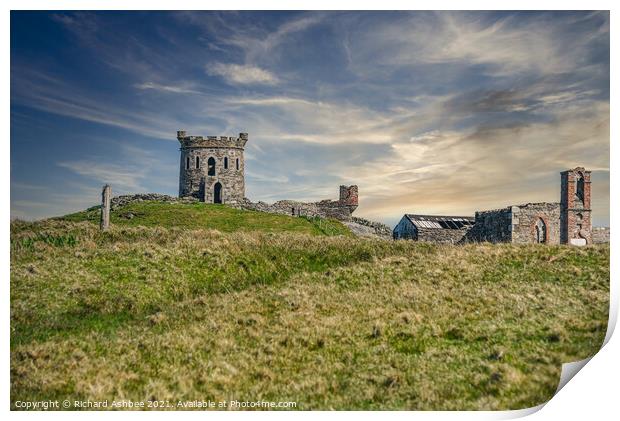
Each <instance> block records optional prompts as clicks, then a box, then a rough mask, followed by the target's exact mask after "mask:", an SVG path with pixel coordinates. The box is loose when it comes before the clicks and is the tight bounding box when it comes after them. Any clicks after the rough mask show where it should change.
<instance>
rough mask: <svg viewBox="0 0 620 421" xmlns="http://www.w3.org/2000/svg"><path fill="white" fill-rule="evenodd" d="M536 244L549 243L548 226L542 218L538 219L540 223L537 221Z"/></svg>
mask: <svg viewBox="0 0 620 421" xmlns="http://www.w3.org/2000/svg"><path fill="white" fill-rule="evenodd" d="M536 242H537V243H546V242H547V225H546V224H545V221H543V220H542V218H538V221H536Z"/></svg>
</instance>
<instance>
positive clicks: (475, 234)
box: [463, 207, 512, 243]
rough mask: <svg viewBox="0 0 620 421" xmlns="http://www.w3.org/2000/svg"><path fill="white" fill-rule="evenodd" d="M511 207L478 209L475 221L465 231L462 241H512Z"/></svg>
mask: <svg viewBox="0 0 620 421" xmlns="http://www.w3.org/2000/svg"><path fill="white" fill-rule="evenodd" d="M511 226H512V211H511V208H509V207H508V208H504V209H494V210H487V211H478V212H476V215H475V223H474V226H473V228H472V229H470V230H469V232H467V234H466V235H465V237H464V238H463V242H484V241H487V242H490V243H509V242H511V241H512V233H511Z"/></svg>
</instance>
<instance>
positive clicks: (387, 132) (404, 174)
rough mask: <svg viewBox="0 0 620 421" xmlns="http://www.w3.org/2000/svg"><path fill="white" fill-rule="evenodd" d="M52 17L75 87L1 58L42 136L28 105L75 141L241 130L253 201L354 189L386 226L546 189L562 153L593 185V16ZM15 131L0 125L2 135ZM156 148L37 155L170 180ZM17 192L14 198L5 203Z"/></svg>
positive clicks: (600, 78) (139, 184)
mask: <svg viewBox="0 0 620 421" xmlns="http://www.w3.org/2000/svg"><path fill="white" fill-rule="evenodd" d="M112 17H113V18H114V19H112ZM52 19H53V20H54V21H55V22H57V23H58V25H59V26H60V27H61V28H64V29H65V30H66V31H67V33H69V34H70V35H71V36H70V37H68V38H69V39H70V42H69V46H68V47H69V49H67V51H70V52H72V53H73V51H74V49H75V50H77V51H80V53H81V60H82V61H83V62H84V64H85V65H88V69H91V70H89V71H91V72H93V75H92V76H91V77H89V78H85V79H84V80H76V79H80V78H79V77H76V75H75V73H71V71H69V70H66V69H67V68H70V66H69V65H68V64H67V63H65V62H64V61H63V60H62V58H60V57H56V56H55V55H54V54H48V55H46V53H45V52H44V51H43V52H41V51H39V56H40V57H41V58H40V59H37V60H35V61H36V62H35V61H33V60H34V59H32V57H26V56H24V57H21V56H20V54H19V53H16V55H15V57H14V58H15V59H14V60H12V80H11V88H12V89H11V94H12V99H11V100H12V105H18V106H20V107H22V108H20V109H18V110H14V111H12V117H14V118H13V120H12V122H13V121H15V122H17V123H19V124H20V125H23V126H28V125H30V124H31V122H33V121H36V122H37V125H38V126H39V127H40V128H41V130H43V127H44V126H45V125H46V127H47V129H46V130H52V129H53V126H54V124H52V123H54V122H55V120H54V119H53V118H47V117H46V118H45V119H44V120H45V121H44V122H43V121H40V120H43V119H42V118H41V117H40V116H39V115H37V114H36V113H34V112H31V110H40V111H44V112H45V113H47V114H49V116H62V117H70V118H71V121H72V122H87V123H97V125H99V126H95V128H94V129H90V128H89V129H88V130H86V129H84V131H85V136H84V138H85V139H88V138H91V137H92V136H96V135H97V133H98V132H99V131H100V130H101V129H102V128H114V129H122V130H126V131H127V132H128V133H130V134H131V135H128V136H127V137H126V138H124V140H123V141H124V142H125V143H127V144H128V145H129V146H128V147H129V148H131V147H132V146H130V145H131V143H132V141H133V140H132V139H133V137H137V138H142V137H145V138H148V139H149V141H150V140H152V138H158V139H167V140H170V141H174V132H175V130H177V129H181V128H182V129H185V130H187V131H188V132H190V133H192V134H197V135H222V134H223V135H226V134H229V135H230V134H234V133H238V132H240V131H244V132H249V133H250V142H249V143H248V148H247V150H246V154H247V155H246V158H247V159H246V164H247V165H246V169H247V196H248V197H250V198H251V199H254V200H261V199H262V200H277V199H284V198H296V199H303V200H316V199H321V198H326V197H334V196H335V195H336V194H337V192H336V188H335V186H337V185H338V184H340V183H343V184H345V183H346V184H349V183H356V184H359V186H360V194H361V199H360V200H361V202H360V207H359V208H358V210H357V211H356V212H357V213H358V214H359V215H361V216H368V217H371V218H374V219H379V220H383V221H385V222H389V223H393V222H395V221H396V220H397V219H398V217H399V216H400V215H402V213H403V212H406V211H408V212H425V213H464V214H471V213H473V211H474V210H476V209H484V208H489V207H497V206H504V205H506V204H510V203H518V202H522V201H526V202H527V201H545V200H557V195H558V180H557V178H558V175H557V172H558V171H560V170H562V169H565V168H567V167H571V166H575V165H578V164H579V165H584V166H586V167H588V168H591V169H594V170H595V171H600V174H601V179H600V181H597V182H599V183H601V184H599V185H600V186H605V185H608V181H606V180H608V168H609V13H607V12H594V13H590V12H554V13H547V12H528V13H519V12H396V13H395V12H376V13H375V12H373V13H371V12H334V13H328V12H274V13H256V12H179V13H173V14H145V15H140V17H139V19H146V20H147V21H148V25H135V19H137V17H136V16H132V15H131V14H129V15H127V14H123V15H113V16H108V15H107V14H105V13H81V12H78V13H69V12H67V13H55V14H53V17H52ZM110 25H114V30H113V31H112V30H109V28H110ZM13 27H14V26H12V28H13ZM15 27H16V28H17V27H23V25H18V26H15ZM370 28H371V29H370ZM62 42H65V39H64V38H63V40H62ZM62 42H60V43H56V44H57V45H60V46H62ZM29 48H30V49H31V50H33V51H34V50H35V49H36V48H37V45H30V46H29ZM26 50H27V49H24V51H26ZM37 51H38V50H37ZM63 51H64V50H63ZM63 57H64V56H63ZM188 57H192V58H193V59H192V60H188V59H187V58H188ZM196 58H198V59H196ZM50 63H52V64H50ZM34 69H39V70H34ZM63 69H65V71H64V72H63ZM78 76H79V75H78ZM95 79H96V80H98V81H101V83H100V84H99V83H97V84H94V83H92V80H95ZM44 123H45V124H44ZM74 126H75V127H80V126H82V124H75V125H74ZM71 130H73V123H72V127H71ZM89 130H90V131H89ZM116 131H118V130H116ZM22 136H23V133H13V132H12V140H11V141H12V145H13V143H14V142H17V141H18V140H19V139H20V138H21V137H22ZM41 138H45V136H41ZM16 145H19V143H16ZM166 145H170V147H168V146H166V148H162V149H161V150H160V151H159V152H158V153H161V154H164V153H165V154H168V155H167V156H166V157H167V158H170V156H173V157H172V158H171V159H169V160H168V161H166V164H163V163H162V162H163V161H165V160H163V158H162V156H159V157H155V156H153V157H151V158H152V159H153V160H152V161H150V160H149V159H150V158H148V157H147V156H146V155H145V153H144V152H145V149H143V148H142V146H143V145H141V147H140V148H137V149H136V150H129V149H127V150H124V151H123V153H122V154H116V155H114V156H113V157H112V156H107V155H106V154H105V152H101V154H100V155H98V159H94V158H93V157H92V156H90V154H86V153H84V152H83V151H82V152H81V155H80V154H77V155H71V154H69V155H70V157H67V156H62V155H63V154H61V153H60V152H59V153H58V156H55V159H53V161H51V162H60V163H61V166H60V167H58V168H60V169H64V170H69V171H70V173H71V174H72V175H73V176H75V177H76V178H79V179H83V180H89V182H91V183H100V181H101V180H103V179H104V178H105V177H109V176H110V174H114V175H115V179H114V180H112V181H111V182H112V183H114V184H115V185H117V186H119V188H122V189H126V190H131V191H138V190H139V189H144V188H147V187H150V186H156V187H155V188H157V187H159V188H162V189H163V188H166V189H167V191H174V184H175V183H176V182H177V177H178V168H176V167H173V165H172V164H171V163H170V162H172V161H173V160H174V161H175V165H176V159H177V156H176V154H177V150H176V145H174V147H173V146H172V145H171V144H166ZM18 149H19V146H18ZM74 150H75V149H73V148H72V149H71V151H74ZM146 150H149V148H146ZM119 156H140V157H142V159H141V160H131V159H119V158H118V157H119ZM160 158H162V159H160ZM154 168H157V169H158V170H154ZM160 168H161V169H160ZM159 169H160V170H159ZM18 181H20V180H18ZM28 182H29V183H31V180H30V179H28ZM606 183H607V184H606ZM97 185H98V184H97ZM171 186H172V187H171ZM16 190H18V191H20V192H22V191H27V190H28V189H16ZM28 191H29V190H28ZM597 192H598V193H596V194H597V195H598V196H597V197H596V198H595V200H596V203H597V209H596V210H595V213H596V214H597V215H598V216H595V218H600V220H606V218H608V202H609V199H608V196H609V194H608V192H607V193H606V192H605V189H604V188H601V189H600V190H597ZM35 193H36V192H34V191H33V192H32V194H31V196H33V197H34V195H35ZM31 199H32V198H29V197H27V196H26V197H20V198H19V200H21V201H22V202H21V205H23V209H26V201H27V200H31ZM35 201H36V200H35ZM34 208H35V206H34V205H33V209H34Z"/></svg>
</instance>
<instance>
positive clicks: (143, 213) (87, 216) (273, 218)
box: [60, 201, 351, 235]
mask: <svg viewBox="0 0 620 421" xmlns="http://www.w3.org/2000/svg"><path fill="white" fill-rule="evenodd" d="M99 215H100V210H99V208H98V207H94V208H90V209H88V210H86V211H82V212H77V213H73V214H70V215H66V216H64V217H62V218H60V219H62V220H65V221H73V222H81V221H90V222H95V223H99ZM129 215H132V217H131V218H129ZM110 222H111V223H112V224H115V225H121V226H130V227H137V226H145V227H165V228H172V227H176V228H186V229H215V230H218V231H222V232H235V231H263V232H295V233H304V234H312V235H351V232H350V231H349V229H348V228H347V227H345V226H344V225H342V224H341V223H340V222H338V221H336V220H335V219H323V218H294V217H290V216H286V215H277V214H271V213H264V212H257V211H251V210H241V209H234V208H231V207H228V206H225V205H216V204H207V203H202V202H198V203H165V202H156V201H144V202H135V203H130V204H128V205H126V206H123V207H122V208H120V209H116V210H114V211H112V212H111V214H110Z"/></svg>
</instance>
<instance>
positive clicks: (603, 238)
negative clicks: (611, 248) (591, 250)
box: [592, 227, 610, 244]
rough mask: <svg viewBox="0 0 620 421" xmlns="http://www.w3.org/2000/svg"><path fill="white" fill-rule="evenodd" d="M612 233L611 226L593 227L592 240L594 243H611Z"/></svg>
mask: <svg viewBox="0 0 620 421" xmlns="http://www.w3.org/2000/svg"><path fill="white" fill-rule="evenodd" d="M609 241H610V234H609V227H594V228H592V242H593V243H594V244H601V243H609Z"/></svg>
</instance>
